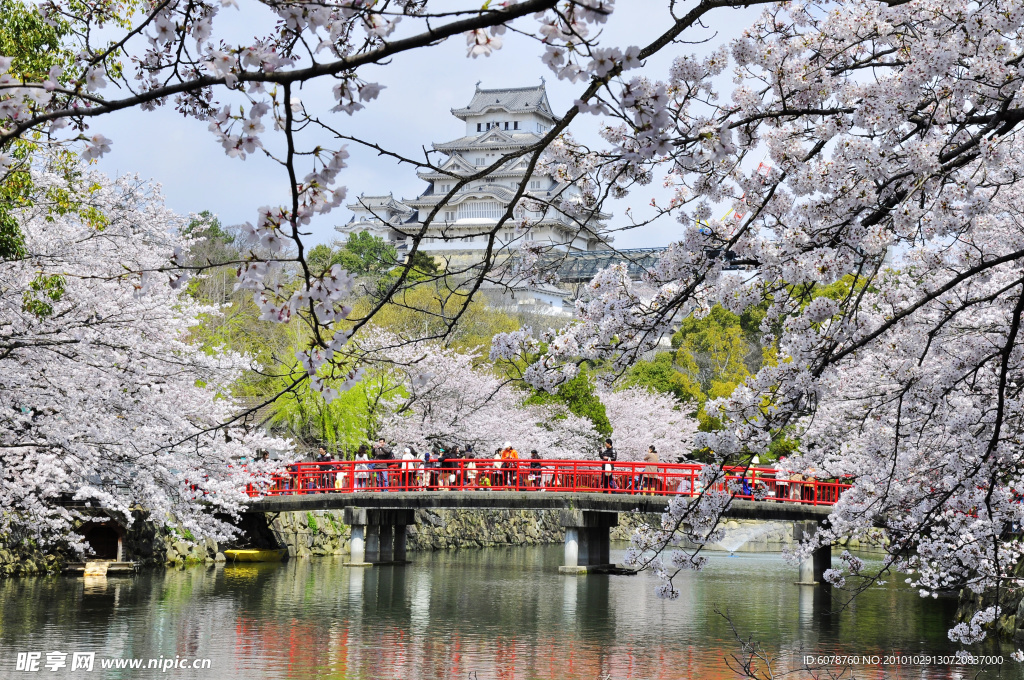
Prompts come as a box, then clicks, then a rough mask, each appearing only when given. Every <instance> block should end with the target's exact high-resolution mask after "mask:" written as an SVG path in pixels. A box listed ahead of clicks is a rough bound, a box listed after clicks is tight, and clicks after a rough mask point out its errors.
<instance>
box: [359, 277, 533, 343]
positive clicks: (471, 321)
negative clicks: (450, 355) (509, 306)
mask: <svg viewBox="0 0 1024 680" xmlns="http://www.w3.org/2000/svg"><path fill="white" fill-rule="evenodd" d="M465 298H466V293H465V292H463V291H459V290H451V289H449V288H448V287H447V286H446V285H445V282H444V281H443V280H442V281H437V282H432V283H424V284H421V285H418V286H412V287H410V288H406V289H404V290H401V291H399V292H398V293H396V294H395V296H394V297H393V298H392V300H391V301H390V302H388V303H387V304H385V305H384V306H383V307H382V308H381V309H380V311H378V312H377V313H376V314H375V315H374V317H373V321H372V326H373V327H374V328H380V329H383V330H387V331H390V332H392V333H395V334H396V335H398V336H399V337H402V338H408V339H422V338H430V337H438V338H441V337H442V336H444V335H445V332H446V331H447V329H448V328H449V327H451V328H452V330H451V332H450V333H449V334H448V336H447V337H445V338H444V341H445V344H446V346H448V347H452V348H454V349H457V350H460V351H468V350H472V349H475V348H480V347H483V348H486V347H489V346H490V343H491V338H492V337H494V335H495V334H496V333H507V332H510V331H515V330H518V329H519V327H520V324H519V321H518V320H517V319H515V318H513V317H511V316H509V315H508V314H505V313H504V312H502V311H499V310H496V309H492V308H490V307H488V306H487V305H486V304H485V303H484V302H483V301H481V300H480V299H475V300H473V301H472V302H470V303H469V304H468V306H466V308H465V311H462V307H463V305H464V304H465V302H466V299H465ZM376 302H377V300H376V299H375V298H372V297H365V298H362V299H360V300H358V301H356V303H355V304H354V305H353V313H352V317H351V318H353V319H358V318H361V317H363V316H365V315H366V314H367V313H369V311H370V310H371V309H372V308H373V306H374V305H375V303H376ZM460 311H461V312H462V313H461V315H459V316H458V317H457V318H456V315H457V314H458V313H459V312H460Z"/></svg>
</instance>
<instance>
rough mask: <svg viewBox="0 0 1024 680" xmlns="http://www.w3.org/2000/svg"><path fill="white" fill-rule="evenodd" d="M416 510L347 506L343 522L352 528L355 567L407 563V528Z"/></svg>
mask: <svg viewBox="0 0 1024 680" xmlns="http://www.w3.org/2000/svg"><path fill="white" fill-rule="evenodd" d="M413 513H414V511H413V510H396V509H374V508H356V507H346V508H345V510H344V522H345V524H347V525H349V527H351V530H352V533H351V536H350V538H349V562H348V565H349V566H352V567H369V566H373V565H375V564H405V563H406V561H407V559H406V531H407V527H408V526H409V525H410V524H413V523H414V521H415V519H414V516H413Z"/></svg>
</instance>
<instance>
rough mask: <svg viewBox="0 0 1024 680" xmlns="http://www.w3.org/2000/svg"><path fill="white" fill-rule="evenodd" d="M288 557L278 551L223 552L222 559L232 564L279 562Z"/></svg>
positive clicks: (281, 550)
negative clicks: (226, 559) (224, 558)
mask: <svg viewBox="0 0 1024 680" xmlns="http://www.w3.org/2000/svg"><path fill="white" fill-rule="evenodd" d="M287 555H288V551H287V550H285V549H284V548H282V549H280V550H225V551H224V557H226V558H228V559H229V560H230V561H232V562H280V561H281V560H283V559H284V558H285V556H287Z"/></svg>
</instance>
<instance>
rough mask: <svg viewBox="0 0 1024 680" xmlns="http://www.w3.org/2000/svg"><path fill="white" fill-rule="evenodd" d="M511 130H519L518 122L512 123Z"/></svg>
mask: <svg viewBox="0 0 1024 680" xmlns="http://www.w3.org/2000/svg"><path fill="white" fill-rule="evenodd" d="M512 129H513V130H518V129H519V121H518V120H517V121H515V122H513V123H512Z"/></svg>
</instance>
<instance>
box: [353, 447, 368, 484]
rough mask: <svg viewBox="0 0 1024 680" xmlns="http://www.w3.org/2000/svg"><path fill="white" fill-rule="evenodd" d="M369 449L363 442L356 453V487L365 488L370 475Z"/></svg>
mask: <svg viewBox="0 0 1024 680" xmlns="http://www.w3.org/2000/svg"><path fill="white" fill-rule="evenodd" d="M369 451H370V449H369V447H367V446H366V444H363V445H362V446H360V447H359V451H358V452H357V453H356V488H357V489H365V488H366V480H367V478H368V477H369V476H370V456H369V455H367V454H368V453H369Z"/></svg>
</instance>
